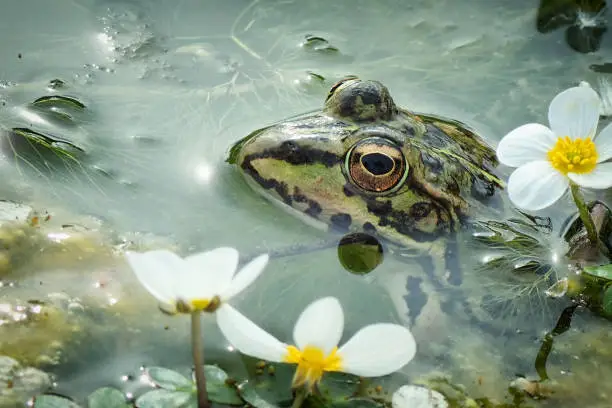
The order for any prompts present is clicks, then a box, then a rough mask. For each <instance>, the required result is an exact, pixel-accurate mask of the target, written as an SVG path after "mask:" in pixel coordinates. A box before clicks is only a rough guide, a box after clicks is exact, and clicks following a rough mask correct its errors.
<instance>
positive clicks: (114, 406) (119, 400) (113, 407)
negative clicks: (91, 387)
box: [87, 387, 129, 408]
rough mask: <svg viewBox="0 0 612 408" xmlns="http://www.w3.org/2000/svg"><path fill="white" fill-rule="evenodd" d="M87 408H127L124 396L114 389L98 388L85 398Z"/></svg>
mask: <svg viewBox="0 0 612 408" xmlns="http://www.w3.org/2000/svg"><path fill="white" fill-rule="evenodd" d="M87 406H88V408H128V407H129V405H128V404H127V402H126V400H125V395H123V393H122V392H121V391H119V390H117V389H115V388H110V387H104V388H98V389H97V390H95V391H94V392H93V393H91V394H90V395H89V397H88V398H87Z"/></svg>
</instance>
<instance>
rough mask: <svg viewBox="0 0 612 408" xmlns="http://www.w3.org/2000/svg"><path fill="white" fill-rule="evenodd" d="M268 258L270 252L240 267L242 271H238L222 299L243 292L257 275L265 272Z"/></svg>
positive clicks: (224, 299) (225, 299)
mask: <svg viewBox="0 0 612 408" xmlns="http://www.w3.org/2000/svg"><path fill="white" fill-rule="evenodd" d="M268 259H269V257H268V254H264V255H260V256H258V257H257V258H255V259H253V260H252V261H251V262H249V263H248V264H246V265H245V266H244V267H243V268H242V269H240V272H238V273H237V274H236V276H235V277H234V279H232V282H231V283H230V286H229V287H228V289H227V291H226V292H225V293H223V296H222V297H223V298H222V300H223V301H227V300H229V299H230V298H231V297H233V296H235V295H237V294H238V293H240V292H242V291H243V290H244V289H246V288H247V287H248V286H249V285H250V284H251V283H253V282H254V281H255V279H257V277H258V276H259V275H260V274H261V273H262V272H263V270H264V268H265V267H266V265H267V264H268Z"/></svg>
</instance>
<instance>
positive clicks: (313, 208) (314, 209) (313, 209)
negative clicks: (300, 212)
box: [292, 187, 322, 218]
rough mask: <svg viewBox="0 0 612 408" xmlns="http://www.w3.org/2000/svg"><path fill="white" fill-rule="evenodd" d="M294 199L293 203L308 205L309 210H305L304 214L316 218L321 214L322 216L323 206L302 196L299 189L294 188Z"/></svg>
mask: <svg viewBox="0 0 612 408" xmlns="http://www.w3.org/2000/svg"><path fill="white" fill-rule="evenodd" d="M292 198H293V201H295V202H296V203H307V204H308V208H307V209H306V210H304V213H306V214H308V215H310V216H311V217H315V218H316V217H317V216H318V215H319V214H321V211H322V209H321V205H320V204H319V203H318V202H316V201H315V200H311V199H310V198H308V197H306V196H305V195H304V194H302V191H301V190H300V189H299V187H294V189H293V196H292Z"/></svg>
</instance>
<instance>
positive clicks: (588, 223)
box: [570, 181, 601, 248]
mask: <svg viewBox="0 0 612 408" xmlns="http://www.w3.org/2000/svg"><path fill="white" fill-rule="evenodd" d="M570 191H571V192H572V198H573V199H574V203H575V204H576V207H577V208H578V214H580V219H581V220H582V223H583V224H584V228H585V229H586V232H587V237H588V238H589V241H591V245H593V246H595V247H596V248H601V247H600V243H599V236H598V234H597V230H596V229H595V224H594V223H593V219H592V218H591V214H590V213H589V209H588V207H587V205H586V203H585V202H584V197H582V193H581V192H580V186H578V185H577V184H576V183H574V182H571V181H570Z"/></svg>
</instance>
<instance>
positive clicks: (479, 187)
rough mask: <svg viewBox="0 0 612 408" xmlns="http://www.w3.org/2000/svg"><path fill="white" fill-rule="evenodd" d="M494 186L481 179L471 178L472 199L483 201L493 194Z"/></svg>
mask: <svg viewBox="0 0 612 408" xmlns="http://www.w3.org/2000/svg"><path fill="white" fill-rule="evenodd" d="M495 187H496V186H495V184H493V183H492V182H490V181H488V180H485V179H484V178H483V177H476V176H472V197H474V198H475V199H477V200H478V201H485V200H487V199H488V198H490V197H492V196H493V195H494V194H495Z"/></svg>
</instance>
